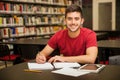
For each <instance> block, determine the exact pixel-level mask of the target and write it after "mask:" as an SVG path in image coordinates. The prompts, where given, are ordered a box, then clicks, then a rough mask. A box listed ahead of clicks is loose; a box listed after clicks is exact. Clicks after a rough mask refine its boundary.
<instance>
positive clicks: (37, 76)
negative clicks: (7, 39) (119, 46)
mask: <svg viewBox="0 0 120 80" xmlns="http://www.w3.org/2000/svg"><path fill="white" fill-rule="evenodd" d="M27 68H28V67H27V62H25V63H20V64H17V65H14V66H12V67H8V68H5V69H3V70H0V80H119V79H120V66H113V65H106V67H105V68H104V69H103V70H102V71H101V72H99V73H89V74H86V75H82V76H79V77H71V76H66V75H61V74H55V73H51V70H43V71H42V73H35V72H24V71H23V70H24V69H27Z"/></svg>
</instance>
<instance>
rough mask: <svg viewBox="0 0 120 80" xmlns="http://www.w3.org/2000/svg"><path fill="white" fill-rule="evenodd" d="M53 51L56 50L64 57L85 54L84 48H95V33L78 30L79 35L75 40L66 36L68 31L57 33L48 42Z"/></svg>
mask: <svg viewBox="0 0 120 80" xmlns="http://www.w3.org/2000/svg"><path fill="white" fill-rule="evenodd" d="M48 45H49V46H51V47H52V48H53V49H56V48H58V49H59V50H60V54H63V55H64V56H77V55H84V54H86V48H88V47H92V46H97V39H96V33H95V32H94V31H92V30H90V29H87V28H80V34H79V36H78V37H76V38H70V37H69V36H68V30H67V29H65V30H61V31H58V32H57V33H56V34H55V35H53V36H52V37H51V39H50V40H49V41H48Z"/></svg>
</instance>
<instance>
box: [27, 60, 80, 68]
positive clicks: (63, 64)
mask: <svg viewBox="0 0 120 80" xmlns="http://www.w3.org/2000/svg"><path fill="white" fill-rule="evenodd" d="M64 67H80V64H79V63H75V62H54V63H52V64H51V63H48V62H46V63H44V64H38V63H30V62H28V68H29V69H31V70H45V69H53V68H64Z"/></svg>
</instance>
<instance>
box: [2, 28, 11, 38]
mask: <svg viewBox="0 0 120 80" xmlns="http://www.w3.org/2000/svg"><path fill="white" fill-rule="evenodd" d="M0 33H1V37H2V38H9V28H4V29H0Z"/></svg>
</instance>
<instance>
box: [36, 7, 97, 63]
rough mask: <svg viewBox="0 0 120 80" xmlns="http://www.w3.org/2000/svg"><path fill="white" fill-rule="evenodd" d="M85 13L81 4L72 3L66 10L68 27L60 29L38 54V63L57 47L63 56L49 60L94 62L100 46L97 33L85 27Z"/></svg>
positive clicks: (42, 61)
mask: <svg viewBox="0 0 120 80" xmlns="http://www.w3.org/2000/svg"><path fill="white" fill-rule="evenodd" d="M83 22H84V19H83V14H82V10H81V8H80V6H78V5H71V6H69V7H67V9H66V12H65V23H66V26H67V29H64V30H61V31H58V32H57V33H56V34H55V35H53V36H52V37H51V39H50V40H49V41H48V44H47V45H46V46H45V48H44V49H43V50H42V51H40V52H39V53H38V54H37V55H36V62H37V63H45V62H46V60H47V59H46V57H47V56H49V55H50V54H51V53H52V52H53V51H54V50H55V49H56V48H58V49H59V50H60V54H62V55H63V56H59V55H56V56H53V57H51V58H50V59H49V60H48V62H56V61H60V62H78V63H82V64H85V63H94V62H95V60H96V57H97V53H98V48H97V40H96V34H95V32H93V31H92V30H90V29H87V28H83V27H82V24H83Z"/></svg>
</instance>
